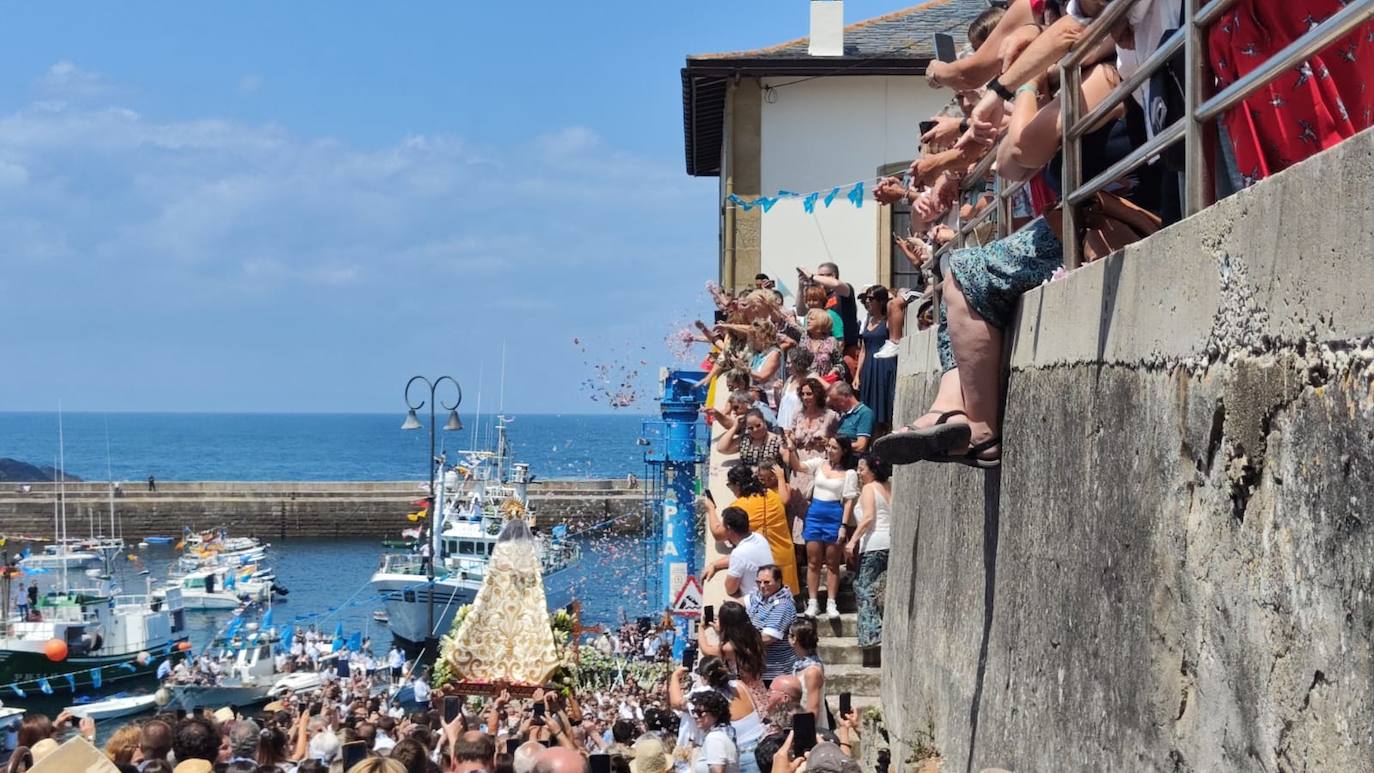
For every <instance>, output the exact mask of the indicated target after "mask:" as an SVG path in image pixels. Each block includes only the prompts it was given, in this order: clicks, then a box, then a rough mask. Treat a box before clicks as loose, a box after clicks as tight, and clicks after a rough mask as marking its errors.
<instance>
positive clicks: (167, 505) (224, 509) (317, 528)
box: [0, 479, 643, 539]
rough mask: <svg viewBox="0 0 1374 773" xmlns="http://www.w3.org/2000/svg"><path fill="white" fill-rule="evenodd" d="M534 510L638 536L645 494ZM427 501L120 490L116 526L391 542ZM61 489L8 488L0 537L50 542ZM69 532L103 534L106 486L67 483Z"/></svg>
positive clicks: (560, 492) (580, 491)
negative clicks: (30, 537) (93, 529)
mask: <svg viewBox="0 0 1374 773" xmlns="http://www.w3.org/2000/svg"><path fill="white" fill-rule="evenodd" d="M529 493H530V505H531V507H532V508H533V510H534V513H535V522H536V524H538V525H541V526H550V525H553V524H556V523H567V524H568V525H569V527H570V528H571V529H572V530H573V531H577V530H579V529H580V528H585V527H588V526H591V525H593V524H597V523H601V522H603V521H607V520H610V519H618V520H617V521H616V522H615V523H614V524H613V528H616V529H618V530H625V531H633V530H636V529H638V528H639V512H640V509H641V506H642V505H643V495H642V492H641V489H640V486H639V484H638V483H631V482H629V481H627V480H625V479H620V480H539V481H535V482H534V483H532V484H530V489H529ZM424 495H425V484H424V483H417V482H415V481H347V482H324V481H291V482H287V481H262V482H252V481H167V482H165V483H164V482H161V481H159V482H158V483H157V490H155V491H149V490H148V488H147V485H146V484H144V483H128V484H123V485H122V487H121V491H120V493H119V494H118V496H116V497H114V511H115V518H116V521H117V524H118V526H119V527H120V528H121V529H122V531H123V534H124V535H125V536H126V537H127V538H129V539H138V538H142V537H146V536H149V535H175V534H179V533H180V531H181V527H182V526H189V527H192V528H198V529H209V528H214V527H218V526H225V527H228V528H229V529H230V530H231V532H232V533H233V534H236V535H244V536H247V535H254V536H257V537H261V538H263V539H286V538H305V537H325V538H328V537H397V536H399V535H400V532H401V530H402V529H405V528H409V527H413V526H415V524H414V523H411V522H409V521H407V520H406V513H408V512H412V511H414V510H416V509H417V508H416V507H414V505H413V503H414V502H415V501H416V500H417V499H419V498H421V497H423V496H424ZM58 496H59V494H58V491H57V487H56V486H55V485H54V484H51V483H30V484H17V483H7V484H4V485H3V487H0V524H3V527H0V532H3V533H5V534H9V535H33V536H51V534H52V529H53V505H54V503H55V502H57V501H58ZM65 497H66V511H67V525H68V531H69V532H70V533H71V534H72V535H74V536H82V535H86V534H89V533H90V529H91V527H90V523H91V522H92V521H94V522H96V523H97V524H99V526H98V527H97V528H99V529H100V530H101V531H103V532H108V531H109V530H110V529H109V523H110V499H111V498H110V491H109V486H108V484H106V483H105V482H103V481H101V482H85V483H68V484H67V485H66V490H65Z"/></svg>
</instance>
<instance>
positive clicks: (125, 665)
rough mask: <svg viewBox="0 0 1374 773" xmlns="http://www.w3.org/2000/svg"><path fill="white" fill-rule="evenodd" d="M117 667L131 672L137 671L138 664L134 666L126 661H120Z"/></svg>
mask: <svg viewBox="0 0 1374 773" xmlns="http://www.w3.org/2000/svg"><path fill="white" fill-rule="evenodd" d="M119 667H120V668H122V669H124V670H125V671H128V672H129V673H131V674H133V673H137V672H138V666H135V665H134V664H133V663H130V662H128V661H125V662H123V663H120V664H119Z"/></svg>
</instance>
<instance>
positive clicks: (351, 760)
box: [342, 741, 367, 770]
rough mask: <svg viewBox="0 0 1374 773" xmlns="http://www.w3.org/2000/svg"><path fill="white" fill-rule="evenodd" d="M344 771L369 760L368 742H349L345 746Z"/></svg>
mask: <svg viewBox="0 0 1374 773" xmlns="http://www.w3.org/2000/svg"><path fill="white" fill-rule="evenodd" d="M342 751H343V769H344V770H349V769H351V768H352V767H353V766H354V765H357V764H358V763H359V762H362V761H363V760H365V759H367V742H366V741H349V742H348V743H346V744H344V745H343V749H342Z"/></svg>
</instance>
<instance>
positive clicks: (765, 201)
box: [754, 196, 778, 212]
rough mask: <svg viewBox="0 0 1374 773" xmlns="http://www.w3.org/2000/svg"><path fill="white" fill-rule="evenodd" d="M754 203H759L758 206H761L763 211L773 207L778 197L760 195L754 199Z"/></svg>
mask: <svg viewBox="0 0 1374 773" xmlns="http://www.w3.org/2000/svg"><path fill="white" fill-rule="evenodd" d="M754 203H755V204H757V205H759V206H760V207H763V211H764V212H767V211H768V210H770V209H772V208H773V205H774V204H777V203H778V197H777V196H773V197H771V198H770V197H768V196H760V197H758V198H757V199H754Z"/></svg>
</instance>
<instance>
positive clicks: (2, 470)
mask: <svg viewBox="0 0 1374 773" xmlns="http://www.w3.org/2000/svg"><path fill="white" fill-rule="evenodd" d="M66 478H67V480H69V481H72V480H81V479H80V478H78V477H76V476H75V475H73V474H71V473H70V472H69V473H67V475H66ZM55 480H57V470H55V469H53V468H52V467H35V466H33V465H32V464H29V463H28V462H21V461H19V460H18V459H0V482H5V483H45V482H50V481H55Z"/></svg>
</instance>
